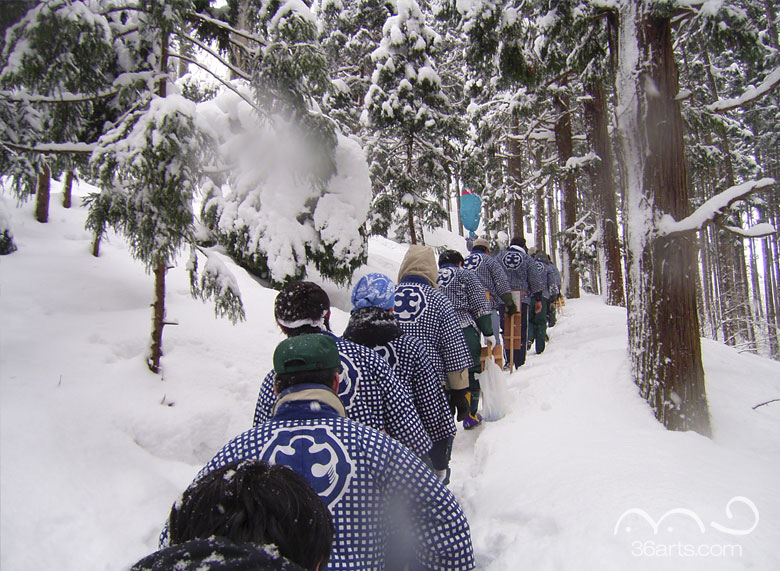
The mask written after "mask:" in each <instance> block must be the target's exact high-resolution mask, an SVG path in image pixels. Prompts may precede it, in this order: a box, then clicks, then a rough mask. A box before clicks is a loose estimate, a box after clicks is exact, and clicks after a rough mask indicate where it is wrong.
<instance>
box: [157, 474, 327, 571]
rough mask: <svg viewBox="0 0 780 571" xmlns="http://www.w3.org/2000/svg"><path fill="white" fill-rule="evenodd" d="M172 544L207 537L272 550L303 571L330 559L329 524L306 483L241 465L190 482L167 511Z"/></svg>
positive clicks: (296, 475) (294, 478)
mask: <svg viewBox="0 0 780 571" xmlns="http://www.w3.org/2000/svg"><path fill="white" fill-rule="evenodd" d="M169 522H170V527H169V530H170V540H171V544H178V543H183V542H185V541H190V540H192V539H198V538H200V539H205V538H208V537H211V536H218V537H225V538H227V539H229V540H231V541H233V542H235V543H257V544H262V545H265V544H273V545H276V546H277V547H278V549H279V553H280V554H281V555H282V556H284V557H286V558H287V559H289V560H290V561H293V562H295V563H297V564H298V565H300V566H302V567H304V568H306V569H311V570H313V569H316V568H317V566H318V565H320V569H323V568H324V567H325V566H326V565H327V562H328V559H330V551H331V546H332V543H333V533H334V529H333V521H332V519H331V515H330V512H329V511H328V508H327V507H326V506H325V504H324V503H323V502H322V500H321V499H320V497H319V496H318V495H317V493H316V492H315V491H314V490H313V489H312V487H311V486H310V485H309V483H308V482H307V481H306V479H305V478H304V477H303V476H301V475H299V474H297V473H296V472H294V471H293V470H292V469H290V468H288V467H286V466H281V465H270V464H268V463H266V462H263V461H261V460H241V461H238V462H233V463H231V464H227V465H225V466H222V467H221V468H217V469H216V470H214V471H212V472H209V473H208V474H206V475H204V476H203V477H202V478H200V479H199V480H197V481H196V482H194V483H193V484H192V485H191V486H190V487H189V488H187V490H185V492H184V494H182V497H181V499H180V500H179V501H178V502H176V504H174V506H173V508H171V514H170V519H169Z"/></svg>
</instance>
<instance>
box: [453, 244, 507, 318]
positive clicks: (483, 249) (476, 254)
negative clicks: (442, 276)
mask: <svg viewBox="0 0 780 571" xmlns="http://www.w3.org/2000/svg"><path fill="white" fill-rule="evenodd" d="M487 247H488V246H487V240H484V239H482V238H480V239H479V240H477V241H476V242H474V248H473V249H472V251H471V254H469V255H468V256H466V258H465V259H464V260H463V267H464V268H466V269H467V270H471V271H473V272H474V273H475V274H477V277H478V278H479V281H480V282H482V285H483V286H484V287H485V290H486V291H488V292H489V293H490V298H491V301H492V304H493V307H494V308H496V307H498V306H499V305H501V303H502V301H503V302H504V303H506V302H507V300H506V299H505V297H506V295H507V294H508V293H509V292H510V291H511V290H510V287H509V280H508V279H507V276H506V272H505V271H504V268H503V267H502V266H501V264H499V263H498V262H497V261H496V259H495V258H493V257H492V256H491V255H490V253H489V251H488V249H487Z"/></svg>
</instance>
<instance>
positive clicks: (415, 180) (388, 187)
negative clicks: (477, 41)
mask: <svg viewBox="0 0 780 571" xmlns="http://www.w3.org/2000/svg"><path fill="white" fill-rule="evenodd" d="M382 34H383V35H382V41H381V43H380V45H379V47H378V48H377V49H376V50H375V51H374V52H373V53H372V54H371V57H372V59H373V61H374V63H375V68H374V71H373V73H372V76H371V87H370V88H369V90H368V93H367V94H366V97H365V102H364V109H365V113H364V117H363V122H364V124H366V125H369V124H370V125H372V126H373V127H374V129H375V130H374V136H373V137H372V139H371V140H370V141H369V145H368V146H369V155H370V157H371V162H372V176H373V182H374V185H375V187H376V186H378V187H379V189H380V190H379V194H378V195H377V196H376V198H375V202H374V210H375V211H376V213H377V214H378V215H379V216H380V217H382V218H383V219H384V220H385V221H387V220H391V219H392V216H393V214H394V212H395V211H396V209H398V208H399V207H401V208H403V209H404V210H405V211H406V220H407V230H408V236H409V239H410V241H411V243H412V244H416V243H417V239H418V231H417V228H416V223H415V216H416V215H417V216H422V217H423V218H424V219H426V220H427V222H428V224H429V225H431V224H434V223H436V224H440V223H441V222H442V221H443V220H444V217H445V216H446V212H445V211H444V210H443V209H442V207H441V205H440V200H441V199H442V198H443V197H444V196H446V193H447V175H446V168H445V164H446V162H447V157H446V156H445V151H444V148H443V146H442V140H443V139H445V138H446V137H455V136H457V133H456V132H455V127H456V125H455V123H454V121H453V120H452V117H451V115H450V106H449V105H450V102H449V99H448V97H447V95H446V94H445V92H444V89H443V86H442V82H441V77H440V76H439V74H438V72H437V69H436V64H435V62H434V56H435V54H436V51H437V47H438V44H439V43H440V41H441V38H440V36H439V34H437V33H436V32H435V31H434V30H433V29H432V28H431V27H429V26H428V25H427V23H426V21H425V17H424V15H423V13H422V11H421V10H420V7H419V5H418V4H417V3H416V2H415V1H414V0H401V1H399V2H397V4H396V12H395V13H394V14H393V15H391V16H390V17H388V19H387V21H386V22H385V24H384V27H383V30H382ZM384 226H385V227H384V228H376V227H375V230H379V231H382V230H384V231H386V230H387V226H386V222H385V224H384ZM404 234H405V232H404ZM420 237H422V236H421V235H420Z"/></svg>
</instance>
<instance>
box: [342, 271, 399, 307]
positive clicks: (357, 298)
mask: <svg viewBox="0 0 780 571" xmlns="http://www.w3.org/2000/svg"><path fill="white" fill-rule="evenodd" d="M394 304H395V284H394V283H393V280H391V279H390V278H389V277H387V276H386V275H385V274H367V275H365V276H363V277H362V278H360V281H358V283H357V285H356V286H355V287H354V288H353V289H352V305H353V307H352V311H355V310H356V309H360V308H362V307H381V308H382V309H384V310H389V309H392V307H393V305H394Z"/></svg>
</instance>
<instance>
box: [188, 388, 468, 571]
mask: <svg viewBox="0 0 780 571" xmlns="http://www.w3.org/2000/svg"><path fill="white" fill-rule="evenodd" d="M314 404H317V405H320V406H313V405H314ZM247 458H258V459H261V460H265V461H267V462H269V463H272V464H283V465H286V466H289V467H290V468H292V469H293V470H295V471H296V472H298V473H299V474H301V475H302V476H304V477H305V478H306V479H307V480H308V481H309V483H310V484H311V485H312V487H313V488H314V490H315V491H316V492H317V493H318V494H319V496H320V497H321V498H322V500H323V501H324V502H325V504H326V505H327V506H328V508H329V509H330V512H331V514H332V515H333V523H334V527H335V536H334V540H333V550H332V552H331V558H330V562H329V563H328V567H327V569H329V570H352V569H360V570H383V569H385V568H386V567H385V559H386V553H385V547H386V543H387V541H386V540H387V537H386V534H385V530H386V527H385V525H384V524H385V523H386V520H387V517H388V515H389V514H388V511H389V510H386V509H385V507H386V506H388V505H390V506H397V505H398V504H399V501H406V502H408V508H409V509H407V510H395V511H401V512H405V514H406V516H407V520H408V521H407V522H406V524H405V525H407V529H411V530H412V532H413V536H412V537H414V538H415V540H416V545H415V546H414V549H409V551H408V553H409V554H410V555H411V554H413V553H416V557H415V558H416V559H417V563H418V567H415V568H423V569H451V570H455V571H457V570H469V569H473V568H474V556H473V549H472V545H471V534H470V530H469V525H468V522H467V520H466V517H465V515H464V514H463V511H462V510H461V508H460V506H459V505H458V502H457V501H456V499H455V497H454V496H453V495H452V494H451V493H450V491H449V490H447V488H446V487H445V486H443V485H442V484H441V483H440V482H439V480H438V479H437V478H436V476H435V475H434V474H433V472H431V471H430V470H429V469H428V468H427V467H426V466H425V465H424V464H423V463H422V461H421V460H420V459H419V458H417V457H416V456H415V455H414V454H412V453H410V452H409V451H408V450H407V449H406V448H404V447H403V446H401V445H400V444H398V443H397V442H396V441H395V440H393V439H392V438H389V437H388V436H387V435H385V434H382V433H381V432H379V431H377V430H374V429H373V428H368V427H366V426H364V425H362V424H359V423H357V422H354V421H352V420H350V419H346V418H342V417H339V416H337V415H335V413H333V409H331V408H330V407H328V406H327V405H325V404H323V403H320V402H319V401H298V402H292V403H285V404H283V405H282V406H281V407H280V409H279V411H278V412H277V414H276V416H275V417H274V419H272V420H271V421H269V422H264V423H262V424H259V425H257V426H255V427H253V428H252V429H250V430H248V431H247V432H245V433H243V434H240V435H239V436H237V437H236V438H234V439H233V440H232V441H230V442H229V443H228V444H227V445H225V447H224V448H222V450H221V451H220V452H218V453H217V455H216V456H215V457H214V458H213V459H212V460H211V461H210V462H209V463H208V464H207V465H206V466H205V467H204V468H203V470H201V472H200V474H199V477H200V476H201V475H203V474H206V473H208V472H209V471H211V470H214V469H217V468H219V467H221V466H224V465H225V464H228V463H230V462H234V461H239V460H244V459H247ZM395 511H394V512H393V513H395ZM388 549H392V546H391V547H389V548H388ZM396 550H397V546H396ZM413 563H414V562H413Z"/></svg>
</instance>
